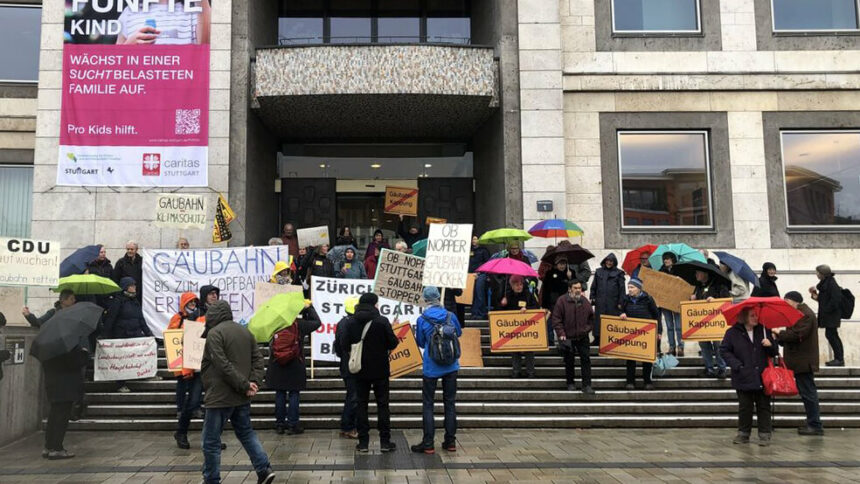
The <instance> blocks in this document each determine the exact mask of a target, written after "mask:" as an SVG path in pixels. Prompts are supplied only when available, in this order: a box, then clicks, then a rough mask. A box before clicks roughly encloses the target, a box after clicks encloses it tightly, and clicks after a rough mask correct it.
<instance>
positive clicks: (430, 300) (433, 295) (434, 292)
mask: <svg viewBox="0 0 860 484" xmlns="http://www.w3.org/2000/svg"><path fill="white" fill-rule="evenodd" d="M441 298H442V295H441V294H439V288H438V287H436V286H427V287H425V288H424V301H426V302H427V304H434V303H438V302H439V299H441Z"/></svg>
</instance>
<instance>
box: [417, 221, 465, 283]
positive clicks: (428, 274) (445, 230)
mask: <svg viewBox="0 0 860 484" xmlns="http://www.w3.org/2000/svg"><path fill="white" fill-rule="evenodd" d="M471 244H472V224H433V225H431V226H430V234H429V237H428V238H427V256H426V257H425V262H424V280H423V283H424V285H425V286H436V287H449V288H452V289H463V288H465V287H466V279H467V277H466V276H467V275H468V274H469V253H470V250H471Z"/></svg>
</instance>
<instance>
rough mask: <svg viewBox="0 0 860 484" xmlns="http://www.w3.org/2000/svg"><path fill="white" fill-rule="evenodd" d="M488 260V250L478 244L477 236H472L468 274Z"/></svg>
mask: <svg viewBox="0 0 860 484" xmlns="http://www.w3.org/2000/svg"><path fill="white" fill-rule="evenodd" d="M489 260H490V251H489V250H487V248H486V247H484V246H483V245H479V244H478V236H477V235H473V236H472V248H471V250H470V251H469V274H471V273H473V272H475V271H476V270H477V269H478V268H479V267H481V266H482V265H484V263H485V262H487V261H489Z"/></svg>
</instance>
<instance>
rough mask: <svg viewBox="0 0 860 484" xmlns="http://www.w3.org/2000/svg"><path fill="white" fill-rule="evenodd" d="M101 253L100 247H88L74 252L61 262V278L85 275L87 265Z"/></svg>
mask: <svg viewBox="0 0 860 484" xmlns="http://www.w3.org/2000/svg"><path fill="white" fill-rule="evenodd" d="M99 251H101V246H100V245H88V246H86V247H81V248H80V249H78V250H76V251H74V252H72V255H70V256H68V257H66V258H65V259H63V262H60V277H66V276H72V275H75V274H83V273H84V271H85V270H87V264H89V263H90V262H92V261H93V260H95V259H96V258H97V257H98V256H99Z"/></svg>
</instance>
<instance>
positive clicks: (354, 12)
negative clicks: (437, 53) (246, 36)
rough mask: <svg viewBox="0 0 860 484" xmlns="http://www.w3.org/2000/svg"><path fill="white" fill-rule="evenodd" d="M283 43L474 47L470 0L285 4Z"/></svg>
mask: <svg viewBox="0 0 860 484" xmlns="http://www.w3.org/2000/svg"><path fill="white" fill-rule="evenodd" d="M278 43H279V44H280V45H305V44H365V43H380V44H388V43H402V44H420V43H439V44H462V45H468V44H470V43H471V11H470V2H469V0H358V1H344V0H315V1H314V0H300V1H293V0H282V1H281V5H280V12H279V19H278Z"/></svg>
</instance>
